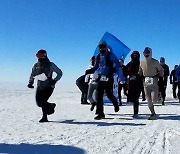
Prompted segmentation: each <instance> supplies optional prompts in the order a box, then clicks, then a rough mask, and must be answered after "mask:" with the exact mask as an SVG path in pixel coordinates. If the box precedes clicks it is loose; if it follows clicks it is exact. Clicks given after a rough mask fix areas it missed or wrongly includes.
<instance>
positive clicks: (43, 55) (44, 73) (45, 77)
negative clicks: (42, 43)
mask: <svg viewBox="0 0 180 154" xmlns="http://www.w3.org/2000/svg"><path fill="white" fill-rule="evenodd" d="M36 57H37V58H38V62H37V63H35V64H34V66H33V68H32V72H31V75H30V79H29V84H28V85H27V87H28V88H34V86H33V84H34V79H35V78H37V80H38V81H37V89H36V103H37V105H38V106H39V107H41V108H42V113H43V116H42V118H41V120H40V121H39V122H48V118H47V115H50V114H53V113H54V109H55V106H56V104H55V103H49V102H48V99H49V97H50V96H51V94H52V93H53V90H54V88H55V84H56V82H57V81H58V80H60V78H61V77H62V71H61V69H59V68H58V67H57V66H56V65H55V64H54V63H53V62H50V61H49V59H48V57H47V52H46V50H43V49H41V50H39V51H38V52H37V53H36ZM53 72H55V73H56V74H57V76H56V77H55V78H54V79H53V78H52V74H53Z"/></svg>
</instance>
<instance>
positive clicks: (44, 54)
mask: <svg viewBox="0 0 180 154" xmlns="http://www.w3.org/2000/svg"><path fill="white" fill-rule="evenodd" d="M36 57H37V58H38V59H40V58H45V57H47V52H46V50H43V49H41V50H39V51H38V52H37V53H36Z"/></svg>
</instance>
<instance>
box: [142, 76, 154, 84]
mask: <svg viewBox="0 0 180 154" xmlns="http://www.w3.org/2000/svg"><path fill="white" fill-rule="evenodd" d="M144 82H145V84H146V85H153V78H152V77H145V81H144Z"/></svg>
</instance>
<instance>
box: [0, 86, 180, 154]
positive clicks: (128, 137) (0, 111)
mask: <svg viewBox="0 0 180 154" xmlns="http://www.w3.org/2000/svg"><path fill="white" fill-rule="evenodd" d="M80 95H81V93H80V91H79V89H78V88H77V87H76V86H75V85H72V86H70V87H69V88H68V87H66V85H61V84H59V83H58V84H57V87H56V89H55V91H54V93H53V95H52V96H51V98H50V99H49V101H50V102H55V103H56V104H57V106H56V112H55V113H54V114H53V115H50V116H48V119H49V121H50V122H48V123H39V122H38V121H39V120H40V118H41V116H42V112H41V108H38V107H37V106H36V103H35V89H28V88H26V85H19V84H16V85H12V84H11V85H8V84H2V83H1V84H0V98H1V100H0V153H11V154H12V153H13V154H33V153H36V154H41V153H42V154H49V153H50V154H179V153H180V103H179V102H178V100H175V99H174V98H173V97H172V90H171V85H168V89H167V98H166V102H165V106H162V105H160V104H155V110H156V113H157V114H158V116H159V118H158V119H157V120H147V118H148V116H149V115H150V112H149V109H148V107H147V102H146V101H145V102H142V101H141V99H140V109H139V110H140V111H139V118H138V119H133V118H132V113H133V108H132V104H127V103H126V99H125V97H124V99H123V101H124V103H123V106H121V107H120V111H119V112H118V113H115V112H114V108H113V106H112V105H105V106H104V109H105V116H106V118H105V119H103V120H94V117H95V111H93V112H91V111H90V105H81V104H80Z"/></svg>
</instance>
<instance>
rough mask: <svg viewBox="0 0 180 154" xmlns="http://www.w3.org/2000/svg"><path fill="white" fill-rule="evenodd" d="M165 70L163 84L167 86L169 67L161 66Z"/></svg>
mask: <svg viewBox="0 0 180 154" xmlns="http://www.w3.org/2000/svg"><path fill="white" fill-rule="evenodd" d="M161 66H162V68H163V70H164V78H163V84H164V86H167V80H168V76H169V66H168V65H166V64H163V65H161Z"/></svg>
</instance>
